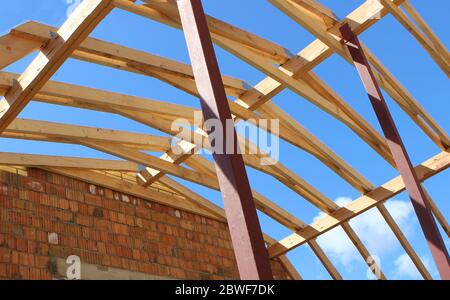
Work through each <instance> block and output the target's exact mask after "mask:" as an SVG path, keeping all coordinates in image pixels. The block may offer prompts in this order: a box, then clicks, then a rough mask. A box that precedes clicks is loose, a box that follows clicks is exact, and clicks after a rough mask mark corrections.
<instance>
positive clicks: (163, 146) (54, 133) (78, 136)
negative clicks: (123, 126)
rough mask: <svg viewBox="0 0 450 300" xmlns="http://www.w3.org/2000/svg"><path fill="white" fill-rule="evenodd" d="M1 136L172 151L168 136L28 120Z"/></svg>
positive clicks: (10, 128) (15, 125) (19, 122)
mask: <svg viewBox="0 0 450 300" xmlns="http://www.w3.org/2000/svg"><path fill="white" fill-rule="evenodd" d="M0 136H2V137H6V138H19V139H20V138H23V139H35V140H43V141H45V140H48V141H50V142H54V141H58V140H61V141H64V139H69V140H71V141H79V142H81V141H83V142H103V143H110V144H113V145H122V146H127V147H131V148H134V149H142V150H147V151H159V152H163V151H167V150H168V149H170V148H171V142H170V138H169V137H163V136H156V135H150V134H142V133H134V132H129V131H120V130H112V129H104V128H94V127H86V126H80V125H70V124H63V123H55V122H46V121H37V120H29V119H16V120H14V121H13V122H12V123H11V125H9V127H8V128H7V129H6V130H5V131H4V132H3V133H2V134H1V135H0Z"/></svg>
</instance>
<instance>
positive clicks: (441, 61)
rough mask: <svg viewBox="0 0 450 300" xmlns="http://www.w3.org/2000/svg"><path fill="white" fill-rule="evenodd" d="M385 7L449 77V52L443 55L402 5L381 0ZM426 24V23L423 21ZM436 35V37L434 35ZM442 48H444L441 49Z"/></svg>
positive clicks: (389, 0) (388, 0)
mask: <svg viewBox="0 0 450 300" xmlns="http://www.w3.org/2000/svg"><path fill="white" fill-rule="evenodd" d="M381 3H383V5H384V7H386V8H387V9H388V10H389V12H390V13H391V14H392V15H393V16H394V17H395V18H396V19H397V20H398V21H399V22H400V24H402V25H403V27H405V29H406V30H408V31H409V32H410V33H411V34H412V35H413V36H414V37H415V38H416V40H417V41H418V42H419V44H420V45H421V46H422V47H423V48H424V49H425V50H426V51H427V52H428V54H429V55H430V56H431V57H432V58H433V60H434V61H435V62H436V63H437V64H438V66H439V67H440V68H441V69H442V70H443V71H444V72H445V74H446V75H447V77H450V61H449V60H447V59H448V52H447V51H446V50H445V53H444V55H445V54H446V56H442V55H441V54H440V53H439V51H438V50H437V49H436V47H435V44H434V43H433V42H432V41H431V40H430V39H429V38H428V37H427V36H426V35H425V34H424V33H423V32H422V31H421V30H420V29H419V28H418V27H417V26H416V25H415V24H414V22H413V20H411V19H409V18H408V16H407V15H406V14H405V13H404V12H403V11H402V10H401V9H400V7H398V6H396V5H394V4H393V3H392V2H391V0H381ZM422 24H424V23H422ZM434 37H436V36H435V35H434ZM441 50H442V49H441Z"/></svg>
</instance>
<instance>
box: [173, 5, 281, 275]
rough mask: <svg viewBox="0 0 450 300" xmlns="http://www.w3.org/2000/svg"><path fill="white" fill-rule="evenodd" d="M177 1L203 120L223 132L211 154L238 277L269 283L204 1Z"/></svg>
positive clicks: (255, 217) (265, 253) (267, 264)
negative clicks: (212, 122) (229, 130)
mask: <svg viewBox="0 0 450 300" xmlns="http://www.w3.org/2000/svg"><path fill="white" fill-rule="evenodd" d="M177 3H178V9H179V11H180V16H181V23H182V25H183V30H184V34H185V37H186V42H187V45H188V49H189V55H190V58H191V62H192V68H193V70H194V76H195V82H196V85H197V89H198V92H199V95H200V102H201V106H202V110H203V115H204V119H205V120H219V121H220V122H221V124H222V127H223V129H224V130H223V135H222V137H223V143H220V144H221V145H223V148H222V149H218V150H219V151H217V150H216V152H215V153H213V156H214V160H215V162H216V171H217V178H218V180H219V185H220V191H221V192H222V198H223V201H224V205H225V212H226V216H227V220H228V227H229V230H230V234H231V240H232V243H233V247H234V253H235V256H236V261H237V265H238V269H239V274H240V277H241V279H244V280H270V279H273V276H272V271H271V268H270V262H269V255H268V252H267V249H266V246H265V243H264V239H263V235H262V232H261V228H260V224H259V220H258V215H257V213H256V207H255V203H254V201H253V196H252V192H251V189H250V184H249V181H248V177H247V172H246V170H245V165H244V161H243V158H242V155H241V154H240V152H238V151H237V149H238V148H239V146H238V141H237V135H236V131H235V130H232V133H233V135H232V136H229V134H226V132H227V130H225V128H226V124H227V120H232V116H231V111H230V107H229V103H228V99H227V96H226V94H225V89H224V85H223V82H222V76H221V74H220V70H219V66H218V63H217V58H216V55H215V52H214V48H213V44H212V40H211V36H210V33H209V29H208V25H207V21H206V16H205V13H204V10H203V7H202V3H201V1H200V0H178V1H177ZM229 123H231V122H229ZM231 124H233V123H231ZM208 133H209V132H208ZM231 143H232V144H231ZM227 145H233V148H234V151H233V153H228V152H230V151H229V150H228V151H227ZM216 146H217V143H216ZM221 150H222V151H221Z"/></svg>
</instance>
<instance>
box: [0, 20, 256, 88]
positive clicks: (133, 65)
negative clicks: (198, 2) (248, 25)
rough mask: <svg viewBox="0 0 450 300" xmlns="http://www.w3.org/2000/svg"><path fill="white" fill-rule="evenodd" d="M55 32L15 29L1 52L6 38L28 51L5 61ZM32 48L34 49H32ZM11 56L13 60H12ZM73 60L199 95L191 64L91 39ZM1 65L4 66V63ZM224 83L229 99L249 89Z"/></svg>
mask: <svg viewBox="0 0 450 300" xmlns="http://www.w3.org/2000/svg"><path fill="white" fill-rule="evenodd" d="M56 31H57V28H54V27H51V26H48V25H45V24H42V23H38V22H34V21H29V22H26V23H24V24H22V25H19V26H17V27H15V28H13V29H12V30H11V32H10V33H9V34H7V35H5V36H3V37H0V49H3V48H1V45H2V39H5V41H4V44H5V45H9V44H13V45H14V46H18V47H20V46H21V47H22V48H25V49H26V51H16V52H17V53H13V54H14V55H13V54H9V55H8V52H7V51H6V57H5V58H3V59H5V60H6V59H8V61H13V60H14V59H15V60H17V59H18V58H20V57H19V55H20V54H22V52H24V53H30V52H32V51H33V50H39V48H40V47H41V45H42V44H45V43H48V42H49V41H50V40H51V38H52V35H54V33H55V32H56ZM22 44H23V46H22ZM33 46H34V48H32V47H33ZM18 50H20V48H19V49H18ZM10 56H11V58H9V57H10ZM13 58H14V59H13ZM72 58H74V59H78V60H82V61H86V62H90V63H95V64H100V65H104V66H108V67H112V68H116V69H120V70H126V71H129V72H133V73H137V74H141V75H146V76H152V77H155V78H158V79H160V80H162V81H165V82H167V83H169V84H172V85H176V86H177V87H178V88H181V89H183V90H185V91H187V92H189V93H196V92H197V91H196V89H197V87H196V86H195V82H194V76H193V73H192V68H191V66H190V65H187V64H184V63H180V62H177V61H174V60H171V59H167V58H164V57H161V56H158V55H154V54H150V53H147V52H144V51H139V50H135V49H132V48H128V47H125V46H122V45H118V44H114V43H110V42H106V41H102V40H99V39H95V38H89V37H88V38H86V39H85V40H84V41H83V42H82V43H81V44H80V46H79V47H78V48H77V49H76V50H75V51H74V52H73V54H72ZM0 66H2V61H1V60H0ZM223 81H224V84H225V90H226V91H227V94H229V95H230V96H239V95H241V94H242V93H243V92H244V91H245V90H246V88H247V86H248V84H247V83H246V82H244V81H242V80H239V79H236V78H233V77H231V76H223Z"/></svg>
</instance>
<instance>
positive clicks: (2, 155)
mask: <svg viewBox="0 0 450 300" xmlns="http://www.w3.org/2000/svg"><path fill="white" fill-rule="evenodd" d="M0 165H5V166H24V167H61V168H75V169H88V170H108V171H123V172H138V171H139V165H138V164H136V163H132V162H129V161H123V160H107V159H93V158H80V157H68V156H49V155H36V154H19V153H8V152H0Z"/></svg>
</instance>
